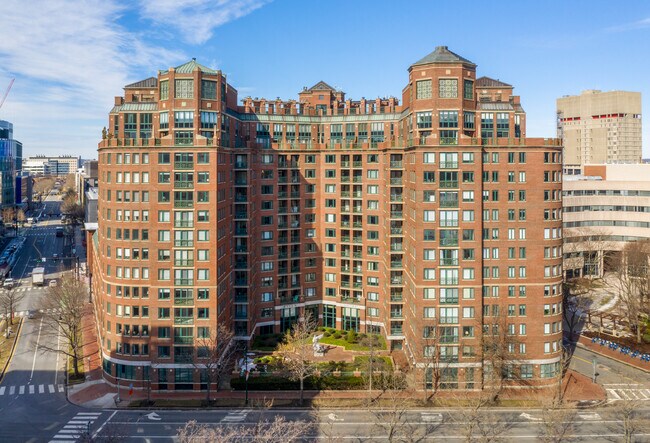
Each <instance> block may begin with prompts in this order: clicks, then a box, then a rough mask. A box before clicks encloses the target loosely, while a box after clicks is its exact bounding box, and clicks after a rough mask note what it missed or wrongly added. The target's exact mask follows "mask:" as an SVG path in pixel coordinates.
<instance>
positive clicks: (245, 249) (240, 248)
mask: <svg viewBox="0 0 650 443" xmlns="http://www.w3.org/2000/svg"><path fill="white" fill-rule="evenodd" d="M235 252H237V253H242V252H248V247H247V246H235Z"/></svg>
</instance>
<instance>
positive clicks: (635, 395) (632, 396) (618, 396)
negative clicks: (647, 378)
mask: <svg viewBox="0 0 650 443" xmlns="http://www.w3.org/2000/svg"><path fill="white" fill-rule="evenodd" d="M605 390H606V391H607V398H608V399H609V401H619V400H636V401H650V389H644V388H622V387H621V388H614V387H611V388H607V389H605Z"/></svg>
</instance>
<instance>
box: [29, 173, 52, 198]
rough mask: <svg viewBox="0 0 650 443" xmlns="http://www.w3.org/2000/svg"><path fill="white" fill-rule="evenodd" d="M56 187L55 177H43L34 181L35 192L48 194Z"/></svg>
mask: <svg viewBox="0 0 650 443" xmlns="http://www.w3.org/2000/svg"><path fill="white" fill-rule="evenodd" d="M53 187H54V179H52V178H49V177H43V178H40V179H37V180H36V181H35V182H34V187H33V190H34V192H35V193H39V194H47V193H48V192H50V191H51V190H52V188H53Z"/></svg>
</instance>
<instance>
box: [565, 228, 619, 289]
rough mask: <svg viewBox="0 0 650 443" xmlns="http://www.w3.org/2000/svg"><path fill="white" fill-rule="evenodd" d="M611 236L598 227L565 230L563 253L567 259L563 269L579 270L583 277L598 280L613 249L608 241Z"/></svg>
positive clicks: (605, 230)
mask: <svg viewBox="0 0 650 443" xmlns="http://www.w3.org/2000/svg"><path fill="white" fill-rule="evenodd" d="M611 235H612V233H611V231H609V230H607V229H603V228H600V227H582V228H567V229H565V230H564V238H565V242H564V245H563V253H564V254H565V255H566V256H567V257H568V258H567V259H566V260H565V269H576V268H580V269H581V274H582V275H583V276H586V277H590V278H594V277H595V278H600V277H601V276H602V275H603V271H604V267H605V263H607V261H608V258H609V254H610V251H611V250H613V249H615V248H614V245H613V243H612V242H611V241H610V240H609V239H610V236H611ZM566 239H571V241H566Z"/></svg>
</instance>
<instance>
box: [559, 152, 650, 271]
mask: <svg viewBox="0 0 650 443" xmlns="http://www.w3.org/2000/svg"><path fill="white" fill-rule="evenodd" d="M562 193H563V195H564V198H563V206H564V208H563V211H564V244H565V250H564V258H565V260H564V272H565V273H566V276H567V277H568V278H572V277H581V276H592V277H602V276H603V274H604V273H605V272H607V270H608V263H607V260H605V257H606V256H607V255H608V254H609V255H611V252H617V251H622V250H623V248H624V247H625V245H626V244H627V243H628V242H633V241H638V240H648V239H650V164H638V165H603V164H601V165H585V166H584V174H583V175H580V176H571V175H565V176H564V186H563V191H562Z"/></svg>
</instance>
